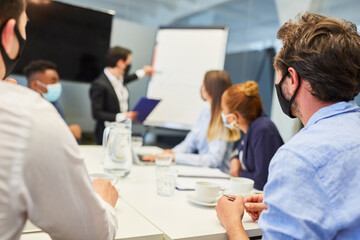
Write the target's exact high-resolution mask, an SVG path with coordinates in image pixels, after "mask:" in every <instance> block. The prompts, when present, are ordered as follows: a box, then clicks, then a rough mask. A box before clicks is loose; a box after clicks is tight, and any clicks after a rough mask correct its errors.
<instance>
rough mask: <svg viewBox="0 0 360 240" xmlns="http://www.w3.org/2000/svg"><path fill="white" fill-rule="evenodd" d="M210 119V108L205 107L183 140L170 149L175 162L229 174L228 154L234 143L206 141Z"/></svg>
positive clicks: (217, 140) (216, 140)
mask: <svg viewBox="0 0 360 240" xmlns="http://www.w3.org/2000/svg"><path fill="white" fill-rule="evenodd" d="M210 117H211V113H210V107H209V106H207V107H205V108H204V109H203V110H202V111H201V113H200V116H199V117H198V119H197V120H196V122H195V124H194V126H193V127H192V128H191V131H190V132H189V133H188V134H187V135H186V138H185V140H184V141H182V142H181V143H180V144H178V145H177V146H175V147H174V148H173V149H172V150H173V152H175V162H176V163H178V164H186V165H193V166H202V167H211V168H219V169H220V170H222V171H223V172H229V162H230V153H231V150H232V148H233V146H234V143H233V142H226V141H225V139H223V140H220V139H215V140H212V141H211V142H209V141H208V140H207V129H208V125H209V122H210ZM195 152H196V153H195Z"/></svg>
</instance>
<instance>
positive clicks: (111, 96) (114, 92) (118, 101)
mask: <svg viewBox="0 0 360 240" xmlns="http://www.w3.org/2000/svg"><path fill="white" fill-rule="evenodd" d="M131 58H132V56H131V51H130V50H129V49H126V48H122V47H113V48H110V49H109V51H108V53H107V54H106V56H105V61H106V67H105V69H104V72H103V73H102V74H101V75H100V76H99V77H98V78H97V79H95V81H94V82H93V83H92V84H91V88H90V99H91V106H92V108H91V109H92V115H93V117H94V119H95V120H96V127H95V137H96V143H97V144H101V143H102V138H103V132H104V128H105V123H106V122H114V121H117V122H120V121H123V120H125V119H126V118H130V119H132V120H134V119H135V118H136V116H137V113H136V112H132V111H128V110H129V91H128V90H127V88H126V84H128V83H130V82H131V81H133V80H136V79H137V78H142V77H144V76H145V75H149V74H152V73H153V68H152V67H150V66H144V67H143V69H139V70H137V71H136V72H135V74H131V75H129V74H128V73H129V70H130V66H131Z"/></svg>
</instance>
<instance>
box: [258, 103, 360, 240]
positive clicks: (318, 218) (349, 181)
mask: <svg viewBox="0 0 360 240" xmlns="http://www.w3.org/2000/svg"><path fill="white" fill-rule="evenodd" d="M264 194H265V195H264V196H265V197H264V203H265V204H266V205H267V206H268V207H269V209H268V210H266V211H263V212H262V214H261V216H260V220H259V226H260V228H261V229H262V231H263V239H312V240H313V239H360V204H359V199H360V108H359V107H358V106H357V105H356V103H355V102H354V101H351V102H339V103H336V104H333V105H331V106H327V107H324V108H322V109H320V110H318V111H317V112H316V113H315V114H314V115H313V116H312V117H311V118H310V119H309V121H308V123H307V124H306V126H305V127H304V128H303V129H302V130H301V131H300V132H299V133H298V134H297V135H295V136H294V137H293V138H292V139H291V140H290V141H289V142H288V143H287V144H285V145H284V146H283V147H281V148H280V149H279V150H278V152H277V153H276V154H275V156H274V158H273V160H272V161H271V163H270V168H269V179H268V182H267V184H266V185H265V192H264Z"/></svg>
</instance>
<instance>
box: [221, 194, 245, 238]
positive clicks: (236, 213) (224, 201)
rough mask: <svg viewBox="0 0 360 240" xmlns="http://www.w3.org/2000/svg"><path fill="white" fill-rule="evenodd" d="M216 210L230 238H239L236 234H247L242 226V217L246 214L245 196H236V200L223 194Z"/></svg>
mask: <svg viewBox="0 0 360 240" xmlns="http://www.w3.org/2000/svg"><path fill="white" fill-rule="evenodd" d="M215 210H216V213H217V217H218V219H219V221H220V223H221V225H222V226H223V227H224V228H225V230H226V232H227V234H228V236H229V239H237V238H236V237H235V236H237V237H239V236H245V237H246V236H247V235H246V232H245V230H244V228H243V226H242V218H243V216H244V198H243V197H242V196H236V197H235V200H234V201H231V200H229V199H228V198H227V197H226V196H222V197H221V198H220V199H219V200H218V203H217V205H216V207H215ZM240 239H243V238H240ZM244 239H245V238H244Z"/></svg>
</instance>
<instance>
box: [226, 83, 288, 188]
mask: <svg viewBox="0 0 360 240" xmlns="http://www.w3.org/2000/svg"><path fill="white" fill-rule="evenodd" d="M221 109H222V117H223V121H224V124H225V125H226V126H228V127H229V128H236V129H239V130H241V131H242V132H243V134H244V135H243V136H242V138H241V140H240V143H239V145H238V153H237V154H236V155H235V156H233V157H232V158H231V160H230V174H231V175H232V176H234V177H238V176H240V177H246V178H251V179H253V180H254V181H255V184H254V187H255V188H256V189H258V190H263V187H264V185H265V183H266V181H267V177H268V168H269V164H270V160H271V158H272V157H273V156H274V154H275V152H276V151H277V149H278V148H279V147H280V146H281V145H283V144H284V142H283V140H282V138H281V136H280V134H279V132H278V130H277V128H276V126H275V124H274V123H273V122H272V121H271V120H270V119H269V118H268V117H267V116H266V114H265V113H264V111H263V107H262V102H261V99H260V94H259V92H258V84H257V83H256V82H254V81H247V82H246V83H243V84H236V85H234V86H232V87H230V88H228V89H227V90H226V91H225V92H224V94H223V96H222V100H221Z"/></svg>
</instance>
